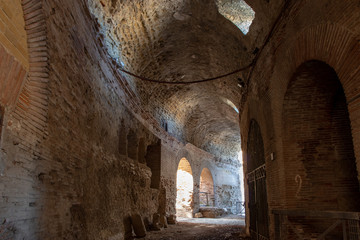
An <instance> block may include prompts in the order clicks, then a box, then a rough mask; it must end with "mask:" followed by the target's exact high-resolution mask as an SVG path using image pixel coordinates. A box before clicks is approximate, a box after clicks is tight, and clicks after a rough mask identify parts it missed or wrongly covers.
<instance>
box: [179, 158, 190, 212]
mask: <svg viewBox="0 0 360 240" xmlns="http://www.w3.org/2000/svg"><path fill="white" fill-rule="evenodd" d="M193 191H194V180H193V173H192V170H191V166H190V163H189V161H188V160H187V159H186V158H182V159H181V160H180V162H179V166H178V170H177V172H176V216H178V217H186V218H192V217H193Z"/></svg>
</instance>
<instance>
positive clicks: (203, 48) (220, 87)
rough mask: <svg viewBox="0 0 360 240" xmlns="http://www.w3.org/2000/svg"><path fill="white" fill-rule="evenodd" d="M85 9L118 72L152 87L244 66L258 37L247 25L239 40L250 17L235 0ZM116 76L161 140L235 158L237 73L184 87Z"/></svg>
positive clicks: (104, 2) (119, 0) (160, 0)
mask: <svg viewBox="0 0 360 240" xmlns="http://www.w3.org/2000/svg"><path fill="white" fill-rule="evenodd" d="M259 1H260V0H258V1H257V2H259ZM264 2H266V1H264ZM252 4H253V5H254V6H255V7H256V6H257V5H256V3H254V2H253V3H252ZM88 5H89V9H90V11H91V13H92V14H93V15H94V16H95V17H96V18H97V21H98V23H99V25H100V31H101V33H102V34H103V35H104V42H105V45H106V49H107V51H108V53H109V56H110V57H111V58H113V59H114V60H115V61H116V62H117V63H118V64H119V67H122V68H124V69H126V70H128V71H130V72H132V73H135V74H137V75H140V76H143V77H146V78H150V79H155V80H159V81H167V82H188V81H194V80H200V79H206V78H211V77H216V76H218V75H223V74H226V73H229V72H232V71H234V70H236V69H239V68H241V67H242V66H246V65H248V64H249V63H250V62H251V60H252V59H253V58H254V55H253V50H254V46H255V45H256V44H257V42H260V40H259V37H258V36H261V34H262V32H261V31H263V29H259V28H257V27H251V28H250V32H249V33H248V35H247V36H246V35H244V33H247V31H248V28H249V26H250V24H251V22H252V20H253V18H254V16H255V12H254V11H253V10H252V8H251V7H249V6H248V5H247V4H246V3H245V2H244V1H242V0H88ZM258 7H261V8H263V5H258ZM265 13H266V12H265ZM265 16H266V14H262V15H260V18H261V17H262V18H264V17H265ZM252 28H254V30H252ZM243 32H244V33H243ZM263 35H264V34H263ZM123 76H124V77H125V78H126V79H127V81H128V82H129V84H130V85H131V87H132V90H133V91H134V92H135V94H136V95H137V96H138V98H139V99H140V102H141V105H142V106H143V107H144V108H145V109H146V110H147V111H149V112H150V113H151V114H152V115H153V116H154V117H155V118H156V119H157V120H158V121H159V123H160V124H162V125H164V127H165V125H167V130H168V132H169V134H171V135H172V136H174V137H176V138H177V139H179V140H180V141H183V142H190V143H192V144H194V145H195V146H197V147H199V148H202V149H204V150H206V151H208V152H210V153H212V154H214V155H215V156H217V157H219V159H222V161H227V160H230V161H231V160H233V159H236V158H237V154H238V152H239V151H240V130H239V114H238V110H237V108H239V103H240V98H241V94H242V91H243V89H242V88H241V87H240V86H239V85H238V83H239V81H238V78H239V77H241V74H235V75H231V76H228V77H225V78H220V79H217V80H214V81H208V82H203V83H195V84H184V85H181V84H177V85H174V84H159V83H152V82H147V81H144V80H141V79H138V78H135V77H131V76H129V75H126V74H124V75H123Z"/></svg>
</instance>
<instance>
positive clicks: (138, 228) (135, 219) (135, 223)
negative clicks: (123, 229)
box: [131, 214, 146, 237]
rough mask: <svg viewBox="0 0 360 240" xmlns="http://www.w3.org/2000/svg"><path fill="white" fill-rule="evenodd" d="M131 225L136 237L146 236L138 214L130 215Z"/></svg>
mask: <svg viewBox="0 0 360 240" xmlns="http://www.w3.org/2000/svg"><path fill="white" fill-rule="evenodd" d="M131 223H132V227H133V229H134V233H135V235H136V237H145V236H146V229H145V225H144V222H143V220H142V218H141V216H140V215H139V214H133V215H131Z"/></svg>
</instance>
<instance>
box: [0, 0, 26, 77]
mask: <svg viewBox="0 0 360 240" xmlns="http://www.w3.org/2000/svg"><path fill="white" fill-rule="evenodd" d="M23 16H24V14H23V10H22V6H21V0H1V1H0V43H1V44H2V45H3V46H4V47H5V48H6V49H7V51H8V52H9V53H10V54H11V55H12V56H14V57H15V59H16V60H17V61H19V62H20V64H21V65H22V66H24V68H25V69H27V70H28V69H29V59H28V58H29V57H28V47H27V38H26V32H25V21H24V17H23Z"/></svg>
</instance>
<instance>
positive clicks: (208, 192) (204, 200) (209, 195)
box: [199, 168, 215, 207]
mask: <svg viewBox="0 0 360 240" xmlns="http://www.w3.org/2000/svg"><path fill="white" fill-rule="evenodd" d="M199 198H200V206H213V207H214V206H215V196H214V180H213V176H212V174H211V171H210V170H209V169H208V168H204V169H203V170H202V171H201V175H200V195H199Z"/></svg>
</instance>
